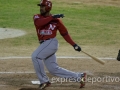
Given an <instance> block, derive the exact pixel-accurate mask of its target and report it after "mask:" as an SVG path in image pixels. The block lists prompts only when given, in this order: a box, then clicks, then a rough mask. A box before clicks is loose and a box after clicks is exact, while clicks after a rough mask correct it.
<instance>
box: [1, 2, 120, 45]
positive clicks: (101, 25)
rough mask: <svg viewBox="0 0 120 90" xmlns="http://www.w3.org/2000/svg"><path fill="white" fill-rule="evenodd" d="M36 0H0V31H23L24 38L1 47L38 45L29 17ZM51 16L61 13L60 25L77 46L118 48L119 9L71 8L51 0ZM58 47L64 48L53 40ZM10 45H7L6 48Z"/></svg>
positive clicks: (80, 6)
mask: <svg viewBox="0 0 120 90" xmlns="http://www.w3.org/2000/svg"><path fill="white" fill-rule="evenodd" d="M37 3H39V0H9V1H8V0H7V1H6V0H1V2H0V6H1V7H0V27H4V28H17V29H23V30H25V31H26V32H27V35H25V36H22V37H17V38H12V39H5V40H0V44H1V45H3V46H4V47H6V46H8V45H11V47H20V46H28V45H29V46H31V47H33V46H36V45H37V44H38V43H37V42H38V41H37V36H36V31H35V27H34V24H33V20H32V17H33V15H34V14H37V13H39V7H37V6H36V4H37ZM51 12H52V13H53V14H57V13H64V14H65V18H63V19H62V20H63V23H64V24H65V26H66V27H67V28H68V31H69V33H70V35H71V37H72V38H73V40H74V41H75V42H76V43H78V44H80V45H96V46H101V45H106V46H107V45H108V46H109V45H117V46H118V45H120V40H119V38H120V35H119V32H120V30H119V28H120V7H115V6H100V5H87V4H83V3H82V4H81V3H78V4H74V3H66V2H64V3H63V2H59V1H55V0H53V9H52V11H51ZM57 38H58V39H59V43H61V44H62V45H66V42H65V41H64V39H63V38H62V37H61V36H60V34H59V35H58V36H57ZM10 43H11V44H10Z"/></svg>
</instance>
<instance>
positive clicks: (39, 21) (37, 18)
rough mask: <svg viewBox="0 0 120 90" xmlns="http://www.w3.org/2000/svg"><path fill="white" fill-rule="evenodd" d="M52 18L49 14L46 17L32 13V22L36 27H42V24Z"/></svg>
mask: <svg viewBox="0 0 120 90" xmlns="http://www.w3.org/2000/svg"><path fill="white" fill-rule="evenodd" d="M52 19H53V17H52V16H49V17H46V18H43V17H42V16H39V15H34V16H33V20H34V24H35V26H37V27H42V26H44V25H46V24H47V23H49V22H50V21H51V20H52Z"/></svg>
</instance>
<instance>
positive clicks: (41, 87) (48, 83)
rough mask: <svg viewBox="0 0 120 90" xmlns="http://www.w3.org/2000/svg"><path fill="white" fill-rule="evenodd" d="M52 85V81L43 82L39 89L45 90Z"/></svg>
mask: <svg viewBox="0 0 120 90" xmlns="http://www.w3.org/2000/svg"><path fill="white" fill-rule="evenodd" d="M50 85H51V83H50V82H49V81H48V82H45V83H42V84H40V86H39V89H40V90H44V89H45V88H46V87H49V86H50Z"/></svg>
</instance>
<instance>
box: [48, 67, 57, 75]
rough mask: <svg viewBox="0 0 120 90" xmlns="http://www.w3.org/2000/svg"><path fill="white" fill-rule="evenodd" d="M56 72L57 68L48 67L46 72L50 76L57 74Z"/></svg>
mask: <svg viewBox="0 0 120 90" xmlns="http://www.w3.org/2000/svg"><path fill="white" fill-rule="evenodd" d="M57 70H58V67H54V66H52V67H49V68H48V71H49V72H50V73H51V74H52V75H55V74H56V73H57Z"/></svg>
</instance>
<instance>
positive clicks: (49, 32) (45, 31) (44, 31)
mask: <svg viewBox="0 0 120 90" xmlns="http://www.w3.org/2000/svg"><path fill="white" fill-rule="evenodd" d="M51 34H52V31H51V30H41V31H40V35H51Z"/></svg>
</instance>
